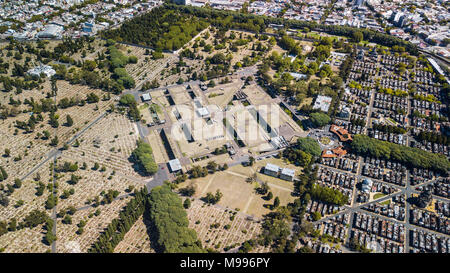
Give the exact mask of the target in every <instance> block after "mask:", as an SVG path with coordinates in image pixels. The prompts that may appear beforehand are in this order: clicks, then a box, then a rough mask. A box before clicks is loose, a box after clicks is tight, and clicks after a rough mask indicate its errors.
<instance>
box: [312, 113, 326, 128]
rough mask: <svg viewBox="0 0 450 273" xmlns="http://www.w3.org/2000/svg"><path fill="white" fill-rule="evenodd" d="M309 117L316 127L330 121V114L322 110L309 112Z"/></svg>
mask: <svg viewBox="0 0 450 273" xmlns="http://www.w3.org/2000/svg"><path fill="white" fill-rule="evenodd" d="M309 119H310V120H311V122H312V123H313V124H314V126H316V127H323V126H325V125H327V124H328V123H330V122H331V118H330V116H328V115H327V114H325V113H322V112H314V113H311V114H310V115H309Z"/></svg>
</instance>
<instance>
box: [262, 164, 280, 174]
mask: <svg viewBox="0 0 450 273" xmlns="http://www.w3.org/2000/svg"><path fill="white" fill-rule="evenodd" d="M264 169H265V170H268V171H272V172H278V170H280V167H278V166H277V165H274V164H271V163H267V164H266V166H265V167H264Z"/></svg>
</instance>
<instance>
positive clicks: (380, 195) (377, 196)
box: [373, 193, 385, 200]
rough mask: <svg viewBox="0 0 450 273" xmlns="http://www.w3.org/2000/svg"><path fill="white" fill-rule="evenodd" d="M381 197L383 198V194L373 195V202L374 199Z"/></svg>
mask: <svg viewBox="0 0 450 273" xmlns="http://www.w3.org/2000/svg"><path fill="white" fill-rule="evenodd" d="M383 196H385V194H384V193H375V195H374V196H373V200H376V199H378V198H381V197H383Z"/></svg>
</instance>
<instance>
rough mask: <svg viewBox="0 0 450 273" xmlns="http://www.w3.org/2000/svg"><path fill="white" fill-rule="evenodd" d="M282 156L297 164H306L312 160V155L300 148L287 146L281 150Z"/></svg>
mask: <svg viewBox="0 0 450 273" xmlns="http://www.w3.org/2000/svg"><path fill="white" fill-rule="evenodd" d="M283 157H285V158H287V159H288V160H289V161H290V162H293V163H294V164H295V165H297V166H302V167H304V166H306V165H308V164H309V163H310V162H311V160H312V155H311V154H309V153H307V152H304V151H302V150H300V149H295V148H292V147H288V148H286V149H285V150H284V151H283Z"/></svg>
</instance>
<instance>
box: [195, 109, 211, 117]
mask: <svg viewBox="0 0 450 273" xmlns="http://www.w3.org/2000/svg"><path fill="white" fill-rule="evenodd" d="M197 113H198V115H199V116H200V117H206V116H208V115H209V111H208V109H206V107H202V108H197Z"/></svg>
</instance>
